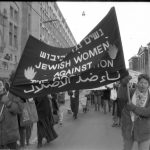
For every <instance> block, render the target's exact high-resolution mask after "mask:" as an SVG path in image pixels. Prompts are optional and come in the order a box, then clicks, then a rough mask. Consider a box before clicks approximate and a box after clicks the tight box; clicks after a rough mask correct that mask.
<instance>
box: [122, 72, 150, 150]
mask: <svg viewBox="0 0 150 150" xmlns="http://www.w3.org/2000/svg"><path fill="white" fill-rule="evenodd" d="M149 85H150V78H149V77H148V75H146V74H141V75H139V76H138V83H137V86H136V88H135V89H134V90H132V89H130V96H129V97H128V98H129V99H130V98H131V100H129V101H128V103H127V104H126V105H125V107H124V108H123V111H122V117H121V128H122V136H123V142H124V149H123V150H132V147H133V144H134V142H137V143H138V150H149V146H150V92H149Z"/></svg>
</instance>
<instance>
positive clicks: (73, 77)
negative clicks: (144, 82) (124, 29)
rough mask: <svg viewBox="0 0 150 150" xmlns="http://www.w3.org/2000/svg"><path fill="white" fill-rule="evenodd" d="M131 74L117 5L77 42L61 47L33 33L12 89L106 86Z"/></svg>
mask: <svg viewBox="0 0 150 150" xmlns="http://www.w3.org/2000/svg"><path fill="white" fill-rule="evenodd" d="M126 75H127V71H126V67H125V62H124V54H123V49H122V43H121V37H120V31H119V26H118V21H117V16H116V12H115V8H114V7H112V8H111V9H110V11H109V12H108V14H107V15H106V16H105V17H104V19H102V21H101V22H100V23H99V24H98V25H97V26H96V27H95V28H94V29H93V30H92V31H91V32H90V33H89V34H88V35H87V36H86V37H85V38H84V39H83V40H82V41H81V42H80V43H79V44H78V45H76V46H74V47H70V48H58V47H53V46H49V45H46V44H44V43H43V42H41V41H39V40H37V39H35V38H34V37H32V36H30V37H29V39H28V41H27V44H26V46H25V49H24V52H23V54H22V57H21V60H20V62H19V65H18V67H17V70H16V73H15V77H14V80H13V84H12V86H11V91H12V92H13V93H15V94H17V95H19V96H22V97H26V98H29V97H35V96H38V95H41V94H48V93H51V92H62V91H67V90H73V89H89V88H96V87H99V86H103V85H106V84H109V83H112V82H115V81H117V80H120V79H121V78H122V77H124V76H126Z"/></svg>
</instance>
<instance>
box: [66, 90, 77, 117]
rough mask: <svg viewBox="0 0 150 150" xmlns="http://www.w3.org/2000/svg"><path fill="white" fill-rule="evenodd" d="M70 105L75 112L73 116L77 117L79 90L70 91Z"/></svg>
mask: <svg viewBox="0 0 150 150" xmlns="http://www.w3.org/2000/svg"><path fill="white" fill-rule="evenodd" d="M68 95H69V96H70V105H71V110H72V112H73V118H74V119H77V115H78V109H79V90H75V91H69V92H68Z"/></svg>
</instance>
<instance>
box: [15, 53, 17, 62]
mask: <svg viewBox="0 0 150 150" xmlns="http://www.w3.org/2000/svg"><path fill="white" fill-rule="evenodd" d="M15 62H16V63H17V56H16V55H15Z"/></svg>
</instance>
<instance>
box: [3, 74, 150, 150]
mask: <svg viewBox="0 0 150 150" xmlns="http://www.w3.org/2000/svg"><path fill="white" fill-rule="evenodd" d="M12 79H13V73H12V75H11V76H10V79H9V81H8V82H4V81H3V80H0V149H21V148H26V147H27V146H28V145H30V138H31V134H32V129H33V125H34V123H36V124H37V148H41V147H42V146H43V139H46V143H50V142H51V141H53V140H55V139H56V138H57V137H58V134H57V131H56V129H55V128H54V126H55V125H56V124H57V125H59V126H62V125H63V123H64V112H65V110H66V111H67V112H68V113H69V114H72V117H73V119H74V120H76V119H78V117H79V115H78V112H79V105H81V106H82V110H83V113H87V112H88V113H90V111H89V110H90V109H91V108H94V111H101V112H103V113H104V115H105V114H107V113H111V114H112V127H120V129H121V131H122V137H123V146H122V147H123V150H132V148H133V144H134V142H137V143H138V150H149V147H150V93H149V85H150V78H149V76H148V75H147V74H140V75H139V76H138V81H137V83H136V84H134V86H132V87H131V86H129V82H130V79H131V76H130V75H128V76H126V77H124V78H122V79H121V80H119V81H117V82H115V83H113V87H109V86H107V85H106V86H105V88H104V89H101V90H90V92H88V93H86V94H84V95H82V97H80V94H81V90H72V91H68V92H67V94H68V95H69V98H70V105H69V108H67V107H66V105H65V102H66V101H65V99H64V97H63V98H62V97H60V93H50V94H48V95H44V96H38V97H35V98H33V99H27V100H25V99H23V98H20V97H18V96H17V95H14V94H12V93H11V92H10V91H9V87H10V85H11V82H12ZM27 102H28V103H32V104H33V103H34V104H35V108H36V113H37V116H38V119H37V120H36V121H30V122H27V121H26V120H25V121H26V124H23V123H22V121H24V120H23V119H22V118H23V114H24V111H23V110H24V108H25V104H26V103H27ZM46 143H45V144H46Z"/></svg>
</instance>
